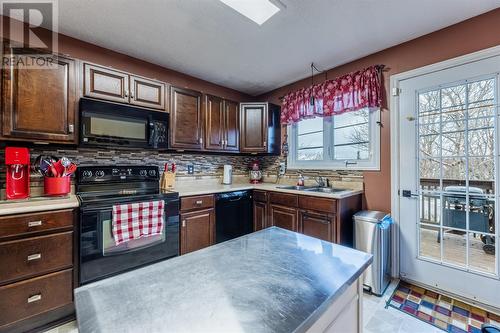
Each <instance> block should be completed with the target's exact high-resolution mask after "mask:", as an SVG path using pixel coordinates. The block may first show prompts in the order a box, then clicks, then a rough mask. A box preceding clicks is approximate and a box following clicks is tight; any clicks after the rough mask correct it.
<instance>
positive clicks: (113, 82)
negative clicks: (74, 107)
mask: <svg viewBox="0 0 500 333" xmlns="http://www.w3.org/2000/svg"><path fill="white" fill-rule="evenodd" d="M83 71H84V82H83V86H84V95H85V96H87V97H92V98H98V99H104V100H108V101H112V102H119V103H126V104H132V105H137V106H141V107H146V108H153V109H158V110H165V105H166V103H165V99H166V98H165V95H166V90H167V89H166V84H165V83H163V82H160V81H156V80H152V79H147V78H143V77H140V76H136V75H132V74H129V73H126V72H121V71H118V70H115V69H111V68H106V67H102V66H98V65H94V64H89V63H85V64H83Z"/></svg>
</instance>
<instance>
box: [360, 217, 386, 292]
mask: <svg viewBox="0 0 500 333" xmlns="http://www.w3.org/2000/svg"><path fill="white" fill-rule="evenodd" d="M353 218H354V247H355V248H356V249H358V250H360V251H363V252H368V253H371V254H373V263H372V264H371V265H370V266H369V267H368V268H367V270H366V271H365V272H364V274H363V285H364V287H365V289H367V290H369V291H370V292H371V293H372V294H375V295H377V296H382V294H383V293H384V291H385V289H386V288H387V286H388V285H389V283H390V282H391V269H390V268H391V251H390V248H391V247H390V245H391V222H392V221H391V220H390V216H389V214H387V213H384V212H378V211H369V210H363V211H360V212H358V213H356V214H354V217H353Z"/></svg>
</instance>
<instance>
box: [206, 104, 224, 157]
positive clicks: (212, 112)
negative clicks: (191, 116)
mask: <svg viewBox="0 0 500 333" xmlns="http://www.w3.org/2000/svg"><path fill="white" fill-rule="evenodd" d="M205 148H206V149H208V150H223V148H224V103H223V101H222V98H219V97H216V96H211V95H207V96H205Z"/></svg>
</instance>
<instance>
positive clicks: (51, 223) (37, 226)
mask: <svg viewBox="0 0 500 333" xmlns="http://www.w3.org/2000/svg"><path fill="white" fill-rule="evenodd" d="M72 226H73V210H71V209H69V210H60V211H52V212H43V213H35V214H21V215H14V216H5V217H0V239H1V238H4V237H11V236H23V235H30V234H32V233H36V232H40V231H49V230H58V229H61V228H70V227H72Z"/></svg>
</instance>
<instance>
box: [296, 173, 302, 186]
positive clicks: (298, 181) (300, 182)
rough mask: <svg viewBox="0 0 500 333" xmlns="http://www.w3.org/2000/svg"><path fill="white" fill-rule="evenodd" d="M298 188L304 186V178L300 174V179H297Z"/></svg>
mask: <svg viewBox="0 0 500 333" xmlns="http://www.w3.org/2000/svg"><path fill="white" fill-rule="evenodd" d="M297 186H304V176H303V175H302V174H301V173H299V178H298V179H297Z"/></svg>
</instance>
